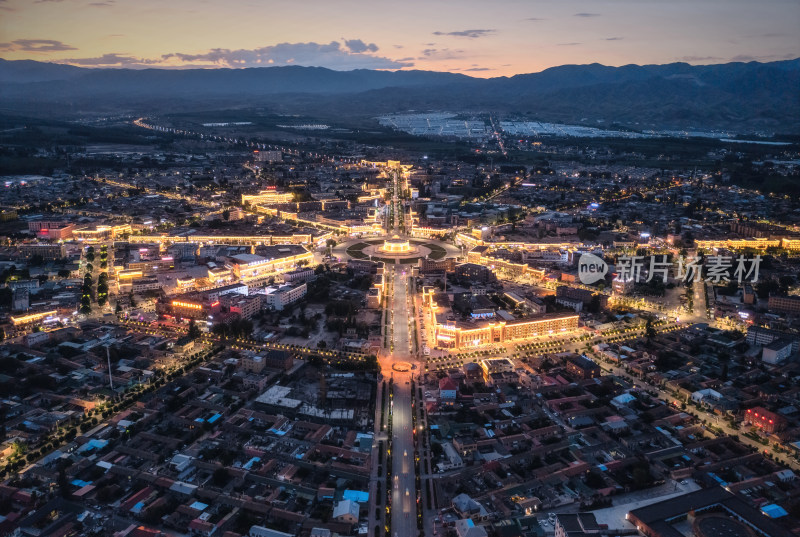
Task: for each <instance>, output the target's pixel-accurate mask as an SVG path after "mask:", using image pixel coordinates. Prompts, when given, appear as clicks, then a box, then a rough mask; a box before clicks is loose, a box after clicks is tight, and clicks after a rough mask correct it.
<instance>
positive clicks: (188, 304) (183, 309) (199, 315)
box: [157, 294, 221, 319]
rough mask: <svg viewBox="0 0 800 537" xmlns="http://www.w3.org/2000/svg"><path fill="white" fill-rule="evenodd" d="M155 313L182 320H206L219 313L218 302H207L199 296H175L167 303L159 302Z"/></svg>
mask: <svg viewBox="0 0 800 537" xmlns="http://www.w3.org/2000/svg"><path fill="white" fill-rule="evenodd" d="M157 311H158V312H159V313H160V314H162V315H165V316H172V317H176V318H178V317H180V318H182V319H207V318H208V317H209V316H210V315H215V314H217V313H219V312H220V311H221V307H220V303H219V300H215V301H213V302H212V301H209V300H207V299H206V298H204V297H203V296H201V295H199V294H187V295H180V296H176V297H174V298H173V299H171V300H169V301H167V302H160V303H159V304H158V306H157Z"/></svg>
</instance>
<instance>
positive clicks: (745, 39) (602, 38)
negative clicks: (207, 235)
mask: <svg viewBox="0 0 800 537" xmlns="http://www.w3.org/2000/svg"><path fill="white" fill-rule="evenodd" d="M798 28H800V1H798V0H671V1H657V0H594V1H579V0H574V1H573V0H560V1H559V0H496V1H494V2H489V1H486V0H445V1H442V0H439V1H435V0H424V1H423V0H406V1H398V2H387V1H382V0H371V1H364V0H295V1H292V2H289V1H274V0H262V1H259V0H225V1H218V0H167V1H165V0H0V57H2V58H5V59H8V60H19V59H31V60H39V61H52V62H62V63H69V64H73V65H81V66H88V67H133V68H142V67H263V66H271V65H313V66H322V67H329V68H331V69H339V70H349V69H357V68H369V69H426V70H436V71H451V72H461V73H465V74H469V75H472V76H481V77H491V76H501V75H513V74H518V73H530V72H537V71H541V70H542V69H546V68H547V67H552V66H555V65H562V64H586V63H594V62H598V63H602V64H606V65H625V64H629V63H636V64H647V63H670V62H676V61H683V62H689V63H692V64H707V63H724V62H729V61H751V60H758V61H774V60H783V59H790V58H795V57H798V56H800V31H798Z"/></svg>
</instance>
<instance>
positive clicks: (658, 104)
mask: <svg viewBox="0 0 800 537" xmlns="http://www.w3.org/2000/svg"><path fill="white" fill-rule="evenodd" d="M0 84H1V85H2V86H1V87H0V107H2V108H5V109H10V110H13V111H14V112H17V113H41V114H44V113H47V114H58V113H59V112H61V113H64V114H68V113H78V112H95V113H105V112H109V111H117V112H126V113H127V112H130V113H159V112H165V111H176V110H191V109H193V108H196V107H203V108H209V107H239V106H261V107H265V108H270V109H273V110H274V111H278V112H282V113H303V114H311V115H313V114H323V115H324V114H327V115H331V114H332V115H336V114H343V115H357V116H362V117H363V116H369V115H375V114H382V113H391V112H403V111H407V110H448V111H452V112H467V113H470V112H493V113H500V114H505V115H510V114H513V115H518V116H524V117H528V118H530V119H536V120H543V121H561V122H567V123H579V122H584V123H590V124H597V122H598V121H600V122H602V123H604V124H611V123H615V124H619V125H623V126H628V127H633V128H688V127H694V128H702V129H714V128H721V129H728V130H733V131H736V132H742V133H746V132H753V131H777V132H786V133H789V132H791V133H797V132H800V59H795V60H787V61H781V62H771V63H758V62H749V63H727V64H720V65H703V66H692V65H689V64H686V63H673V64H667V65H642V66H640V65H626V66H622V67H608V66H604V65H599V64H590V65H564V66H560V67H553V68H550V69H546V70H544V71H542V72H540V73H531V74H524V75H517V76H513V77H499V78H491V79H479V78H472V77H469V76H466V75H461V74H454V73H440V72H431V71H370V70H363V69H362V70H355V71H333V70H330V69H325V68H321V67H300V66H291V67H265V68H251V69H184V70H167V69H144V70H132V69H86V68H80V67H72V66H66V65H59V64H51V63H41V62H35V61H6V60H0Z"/></svg>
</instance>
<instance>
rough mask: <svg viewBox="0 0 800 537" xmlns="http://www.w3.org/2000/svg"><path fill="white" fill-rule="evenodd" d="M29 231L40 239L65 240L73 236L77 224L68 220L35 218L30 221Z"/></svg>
mask: <svg viewBox="0 0 800 537" xmlns="http://www.w3.org/2000/svg"><path fill="white" fill-rule="evenodd" d="M28 231H31V232H33V233H36V237H37V238H40V239H50V240H65V239H69V238H72V232H73V231H75V225H74V224H72V223H70V222H67V221H66V220H34V221H32V222H28Z"/></svg>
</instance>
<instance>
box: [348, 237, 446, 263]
mask: <svg viewBox="0 0 800 537" xmlns="http://www.w3.org/2000/svg"><path fill="white" fill-rule="evenodd" d="M332 253H333V255H335V256H336V257H338V258H339V259H341V260H343V261H347V260H348V259H364V260H370V261H383V262H384V263H387V264H404V265H410V264H414V263H416V262H417V261H419V260H420V259H430V260H434V261H438V260H441V259H445V258H448V257H458V256H459V255H461V250H459V249H458V248H456V247H455V246H453V245H452V244H448V243H446V242H442V241H439V240H435V239H425V238H408V237H400V236H399V235H393V236H383V237H365V238H363V239H350V240H348V241H345V242H343V243H340V244H338V245H337V246H336V247H334V249H333V252H332Z"/></svg>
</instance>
